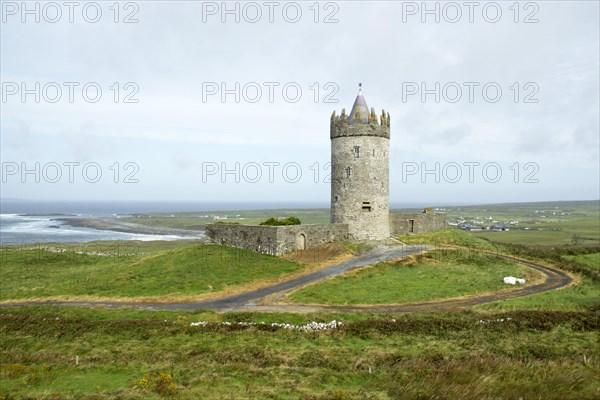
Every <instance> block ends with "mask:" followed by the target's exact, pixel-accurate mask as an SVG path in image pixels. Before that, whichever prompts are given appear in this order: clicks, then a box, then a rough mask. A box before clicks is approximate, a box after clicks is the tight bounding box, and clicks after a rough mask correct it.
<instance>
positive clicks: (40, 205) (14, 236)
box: [0, 199, 329, 246]
mask: <svg viewBox="0 0 600 400" xmlns="http://www.w3.org/2000/svg"><path fill="white" fill-rule="evenodd" d="M328 206H329V205H328V204H323V203H307V202H304V203H291V202H181V201H180V202H177V201H171V202H157V201H135V202H134V201H130V202H126V201H113V202H111V201H33V200H16V199H2V200H0V245H2V246H5V245H14V244H31V243H49V242H55V243H56V242H59V243H82V242H90V241H96V240H143V241H150V240H180V239H190V237H189V236H185V237H184V236H179V235H155V234H152V235H149V234H138V233H124V232H118V231H109V230H99V229H93V228H82V227H72V226H69V225H65V224H64V223H63V222H61V221H57V218H66V217H67V218H68V217H80V218H81V217H127V216H131V215H133V214H144V213H154V212H173V213H176V212H202V211H229V210H261V209H283V208H324V207H328Z"/></svg>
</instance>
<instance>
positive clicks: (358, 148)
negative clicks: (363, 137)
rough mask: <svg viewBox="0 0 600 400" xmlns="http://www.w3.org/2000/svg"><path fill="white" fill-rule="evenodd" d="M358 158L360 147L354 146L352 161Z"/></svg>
mask: <svg viewBox="0 0 600 400" xmlns="http://www.w3.org/2000/svg"><path fill="white" fill-rule="evenodd" d="M358 158H360V146H354V159H355V160H356V159H358Z"/></svg>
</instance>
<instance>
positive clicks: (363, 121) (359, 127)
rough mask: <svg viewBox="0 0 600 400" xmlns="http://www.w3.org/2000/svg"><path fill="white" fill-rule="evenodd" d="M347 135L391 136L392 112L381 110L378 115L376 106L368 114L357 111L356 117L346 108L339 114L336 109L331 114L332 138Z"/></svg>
mask: <svg viewBox="0 0 600 400" xmlns="http://www.w3.org/2000/svg"><path fill="white" fill-rule="evenodd" d="M347 136H380V137H385V138H388V139H389V138H390V114H389V113H387V112H386V111H385V110H381V115H380V116H379V117H378V116H377V113H376V112H375V109H374V108H371V112H370V113H369V114H368V115H367V116H364V115H360V114H359V113H358V112H357V113H355V116H354V118H350V116H349V115H347V114H346V109H345V108H343V109H342V114H341V115H337V114H336V112H335V111H333V113H332V114H331V124H330V138H331V139H333V138H336V137H347Z"/></svg>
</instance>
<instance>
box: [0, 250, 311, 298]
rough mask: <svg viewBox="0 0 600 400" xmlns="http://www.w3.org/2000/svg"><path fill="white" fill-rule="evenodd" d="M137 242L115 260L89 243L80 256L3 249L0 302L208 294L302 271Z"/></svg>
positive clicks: (252, 257) (259, 257)
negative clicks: (129, 251) (128, 251)
mask: <svg viewBox="0 0 600 400" xmlns="http://www.w3.org/2000/svg"><path fill="white" fill-rule="evenodd" d="M167 243H168V242H167ZM139 244H140V246H141V247H132V246H129V247H128V249H129V250H131V249H134V248H135V249H136V251H135V252H133V253H130V254H128V253H125V254H121V255H119V256H116V253H113V252H109V253H106V252H105V253H100V255H99V254H97V253H98V252H96V251H92V250H93V249H94V248H95V247H94V246H93V245H89V246H87V247H86V248H87V249H89V250H90V251H88V252H84V254H79V253H77V252H70V251H67V252H59V250H58V249H60V248H62V247H61V246H59V245H49V246H43V245H35V246H29V247H27V246H21V247H19V248H17V249H10V248H5V249H3V250H2V252H1V253H0V257H1V259H2V269H1V271H0V272H1V283H0V289H1V290H0V299H1V300H8V299H32V298H40V299H41V298H58V297H63V298H64V297H82V298H84V297H88V298H123V299H126V298H134V297H143V298H155V299H160V298H166V297H165V296H167V297H171V298H173V297H177V296H183V295H195V296H197V295H207V294H211V293H216V292H220V291H223V290H226V289H233V288H235V287H236V286H240V285H244V284H248V283H251V282H257V281H261V280H265V279H278V278H279V277H281V276H283V275H286V274H289V273H293V272H295V271H298V270H300V269H302V268H303V265H302V264H300V263H297V262H293V261H289V260H286V259H283V258H279V257H274V256H269V255H265V254H258V253H254V252H251V251H247V250H243V249H235V248H230V247H225V246H216V245H206V244H202V243H193V242H192V243H190V242H180V243H179V244H178V245H175V244H165V243H163V242H156V243H152V244H148V243H143V242H140V243H139ZM98 246H100V244H98ZM102 248H105V246H102Z"/></svg>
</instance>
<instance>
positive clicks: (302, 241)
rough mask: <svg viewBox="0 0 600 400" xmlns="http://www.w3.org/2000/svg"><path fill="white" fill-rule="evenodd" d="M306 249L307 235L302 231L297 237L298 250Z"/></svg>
mask: <svg viewBox="0 0 600 400" xmlns="http://www.w3.org/2000/svg"><path fill="white" fill-rule="evenodd" d="M304 249H306V236H305V235H304V233H301V234H299V235H298V236H297V237H296V250H304Z"/></svg>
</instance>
